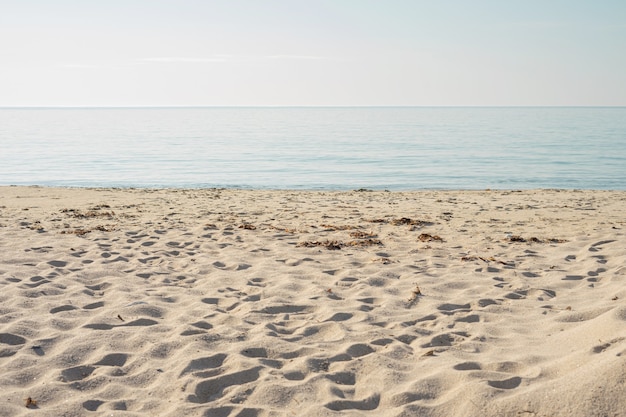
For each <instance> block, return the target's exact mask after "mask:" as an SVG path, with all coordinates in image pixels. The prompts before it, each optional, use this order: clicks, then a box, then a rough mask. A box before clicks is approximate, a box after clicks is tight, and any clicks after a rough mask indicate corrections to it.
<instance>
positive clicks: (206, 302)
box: [0, 187, 626, 417]
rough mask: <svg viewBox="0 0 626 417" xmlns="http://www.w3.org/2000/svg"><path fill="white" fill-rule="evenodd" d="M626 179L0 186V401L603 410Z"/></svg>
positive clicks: (617, 351) (620, 290)
mask: <svg viewBox="0 0 626 417" xmlns="http://www.w3.org/2000/svg"><path fill="white" fill-rule="evenodd" d="M625 230H626V192H623V191H619V192H615V191H559V190H531V191H490V190H485V191H420V192H384V191H375V192H373V191H367V190H359V191H351V192H302V191H258V190H257V191H252V190H222V189H207V190H145V189H124V190H119V189H63V188H44V187H0V416H2V417H16V416H92V415H93V416H168V417H169V416H171V417H174V416H229V417H230V416H232V417H255V416H362V415H372V416H394V417H396V416H397V417H400V416H441V417H450V416H525V417H526V416H527V417H534V416H546V417H547V416H581V417H582V416H585V417H590V416H624V415H626V236H625Z"/></svg>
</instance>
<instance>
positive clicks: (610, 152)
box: [0, 107, 626, 191]
mask: <svg viewBox="0 0 626 417" xmlns="http://www.w3.org/2000/svg"><path fill="white" fill-rule="evenodd" d="M0 185H41V186H63V187H122V188H127V187H132V188H222V187H225V188H241V189H289V190H356V189H358V190H361V189H371V190H389V191H400V190H402V191H405V190H431V189H437V190H449V189H463V190H465V189H467V190H472V189H543V188H551V189H554V188H556V189H603V190H625V189H626V107H194V108H188V107H177V108H152V107H151V108H0Z"/></svg>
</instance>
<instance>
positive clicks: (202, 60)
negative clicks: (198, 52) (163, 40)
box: [139, 56, 228, 64]
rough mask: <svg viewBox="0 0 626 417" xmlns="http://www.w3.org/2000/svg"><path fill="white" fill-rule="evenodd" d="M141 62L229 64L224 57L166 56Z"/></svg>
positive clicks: (145, 59)
mask: <svg viewBox="0 0 626 417" xmlns="http://www.w3.org/2000/svg"><path fill="white" fill-rule="evenodd" d="M139 61H141V62H157V63H166V64H167V63H184V64H203V63H214V62H227V61H228V60H227V59H226V58H223V57H212V58H189V57H176V56H166V57H154V58H143V59H140V60H139Z"/></svg>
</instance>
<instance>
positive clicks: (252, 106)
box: [0, 104, 626, 110]
mask: <svg viewBox="0 0 626 417" xmlns="http://www.w3.org/2000/svg"><path fill="white" fill-rule="evenodd" d="M623 107H626V104H624V105H594V104H582V105H581V104H576V105H551V104H548V105H546V104H537V105H384V104H383V105H376V104H374V105H128V106H127V105H104V106H102V105H83V106H81V105H68V106H63V105H60V106H57V105H33V106H31V105H25V106H2V105H0V110H19V109H23V110H28V109H32V110H36V109H67V110H70V109H209V108H214V109H225V108H232V109H235V108H268V109H270V108H277V109H278V108H623Z"/></svg>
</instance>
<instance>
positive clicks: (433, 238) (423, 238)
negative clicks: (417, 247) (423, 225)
mask: <svg viewBox="0 0 626 417" xmlns="http://www.w3.org/2000/svg"><path fill="white" fill-rule="evenodd" d="M417 240H419V241H420V242H443V239H442V238H440V237H439V236H437V235H431V234H429V233H422V234H421V235H419V236H418V237H417Z"/></svg>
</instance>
